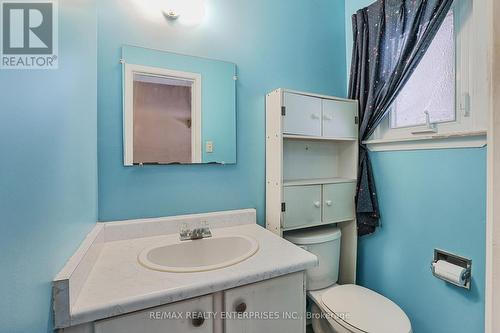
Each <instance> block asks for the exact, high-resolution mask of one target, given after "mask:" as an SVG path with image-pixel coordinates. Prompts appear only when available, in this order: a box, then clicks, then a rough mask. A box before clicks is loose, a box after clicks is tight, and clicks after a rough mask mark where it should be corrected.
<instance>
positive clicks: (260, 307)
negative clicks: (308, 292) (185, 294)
mask: <svg viewBox="0 0 500 333" xmlns="http://www.w3.org/2000/svg"><path fill="white" fill-rule="evenodd" d="M224 304H225V305H224V311H225V313H226V314H227V318H226V319H225V321H224V328H225V330H224V332H225V333H263V332H269V333H271V332H287V333H304V332H305V318H304V315H305V310H306V309H305V304H306V297H305V289H304V273H302V272H300V273H294V274H290V275H285V276H283V277H279V278H274V279H271V280H267V281H263V282H258V283H254V284H250V285H247V286H243V287H238V288H235V289H231V290H227V291H225V292H224ZM230 316H231V317H230Z"/></svg>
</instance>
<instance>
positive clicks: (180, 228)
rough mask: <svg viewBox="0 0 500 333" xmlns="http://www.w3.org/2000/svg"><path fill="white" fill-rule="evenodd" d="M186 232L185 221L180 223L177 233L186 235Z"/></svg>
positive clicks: (187, 231)
mask: <svg viewBox="0 0 500 333" xmlns="http://www.w3.org/2000/svg"><path fill="white" fill-rule="evenodd" d="M188 233H189V227H188V224H187V223H182V224H181V225H180V226H179V234H181V236H184V235H187V234H188Z"/></svg>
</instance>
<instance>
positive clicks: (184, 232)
mask: <svg viewBox="0 0 500 333" xmlns="http://www.w3.org/2000/svg"><path fill="white" fill-rule="evenodd" d="M208 237H212V232H211V231H210V227H209V226H208V223H207V222H206V221H203V222H201V223H200V225H199V226H198V227H196V228H194V229H189V227H188V225H187V223H183V224H181V227H180V232H179V238H180V240H181V241H186V240H196V239H203V238H208Z"/></svg>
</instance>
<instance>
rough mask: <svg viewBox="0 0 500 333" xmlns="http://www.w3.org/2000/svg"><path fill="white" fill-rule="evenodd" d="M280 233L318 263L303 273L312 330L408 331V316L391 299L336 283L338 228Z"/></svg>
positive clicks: (349, 332)
mask: <svg viewBox="0 0 500 333" xmlns="http://www.w3.org/2000/svg"><path fill="white" fill-rule="evenodd" d="M284 237H285V238H286V239H287V240H288V241H290V242H292V243H294V244H296V245H297V246H300V247H301V248H303V249H305V250H307V251H309V252H311V253H313V254H315V255H316V256H317V257H318V260H319V265H318V266H317V267H315V268H312V269H310V270H308V271H307V273H306V275H307V282H306V288H307V290H308V296H309V299H310V300H311V301H312V306H311V322H312V327H313V330H314V332H315V333H412V328H411V323H410V320H409V319H408V316H407V315H406V314H405V313H404V312H403V310H401V308H400V307H399V306H397V305H396V304H395V303H394V302H392V301H391V300H389V299H387V298H386V297H384V296H382V295H380V294H378V293H376V292H374V291H372V290H370V289H367V288H364V287H361V286H357V285H353V284H347V285H338V284H337V281H338V277H339V264H340V241H341V231H340V229H339V228H336V227H334V226H324V227H319V228H312V229H305V230H304V229H303V230H297V231H290V232H288V233H286V234H285V235H284Z"/></svg>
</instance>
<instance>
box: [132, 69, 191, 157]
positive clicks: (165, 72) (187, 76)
mask: <svg viewBox="0 0 500 333" xmlns="http://www.w3.org/2000/svg"><path fill="white" fill-rule="evenodd" d="M134 74H142V75H148V76H160V77H167V78H171V79H177V80H186V81H191V82H193V85H192V88H191V126H192V127H191V128H192V131H191V145H192V147H191V163H201V75H200V74H199V73H190V72H182V71H177V70H171V69H166V68H160V67H150V66H141V65H135V64H124V71H123V75H124V77H123V80H124V81H123V82H124V94H123V153H124V154H123V163H124V165H125V166H133V165H134Z"/></svg>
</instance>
